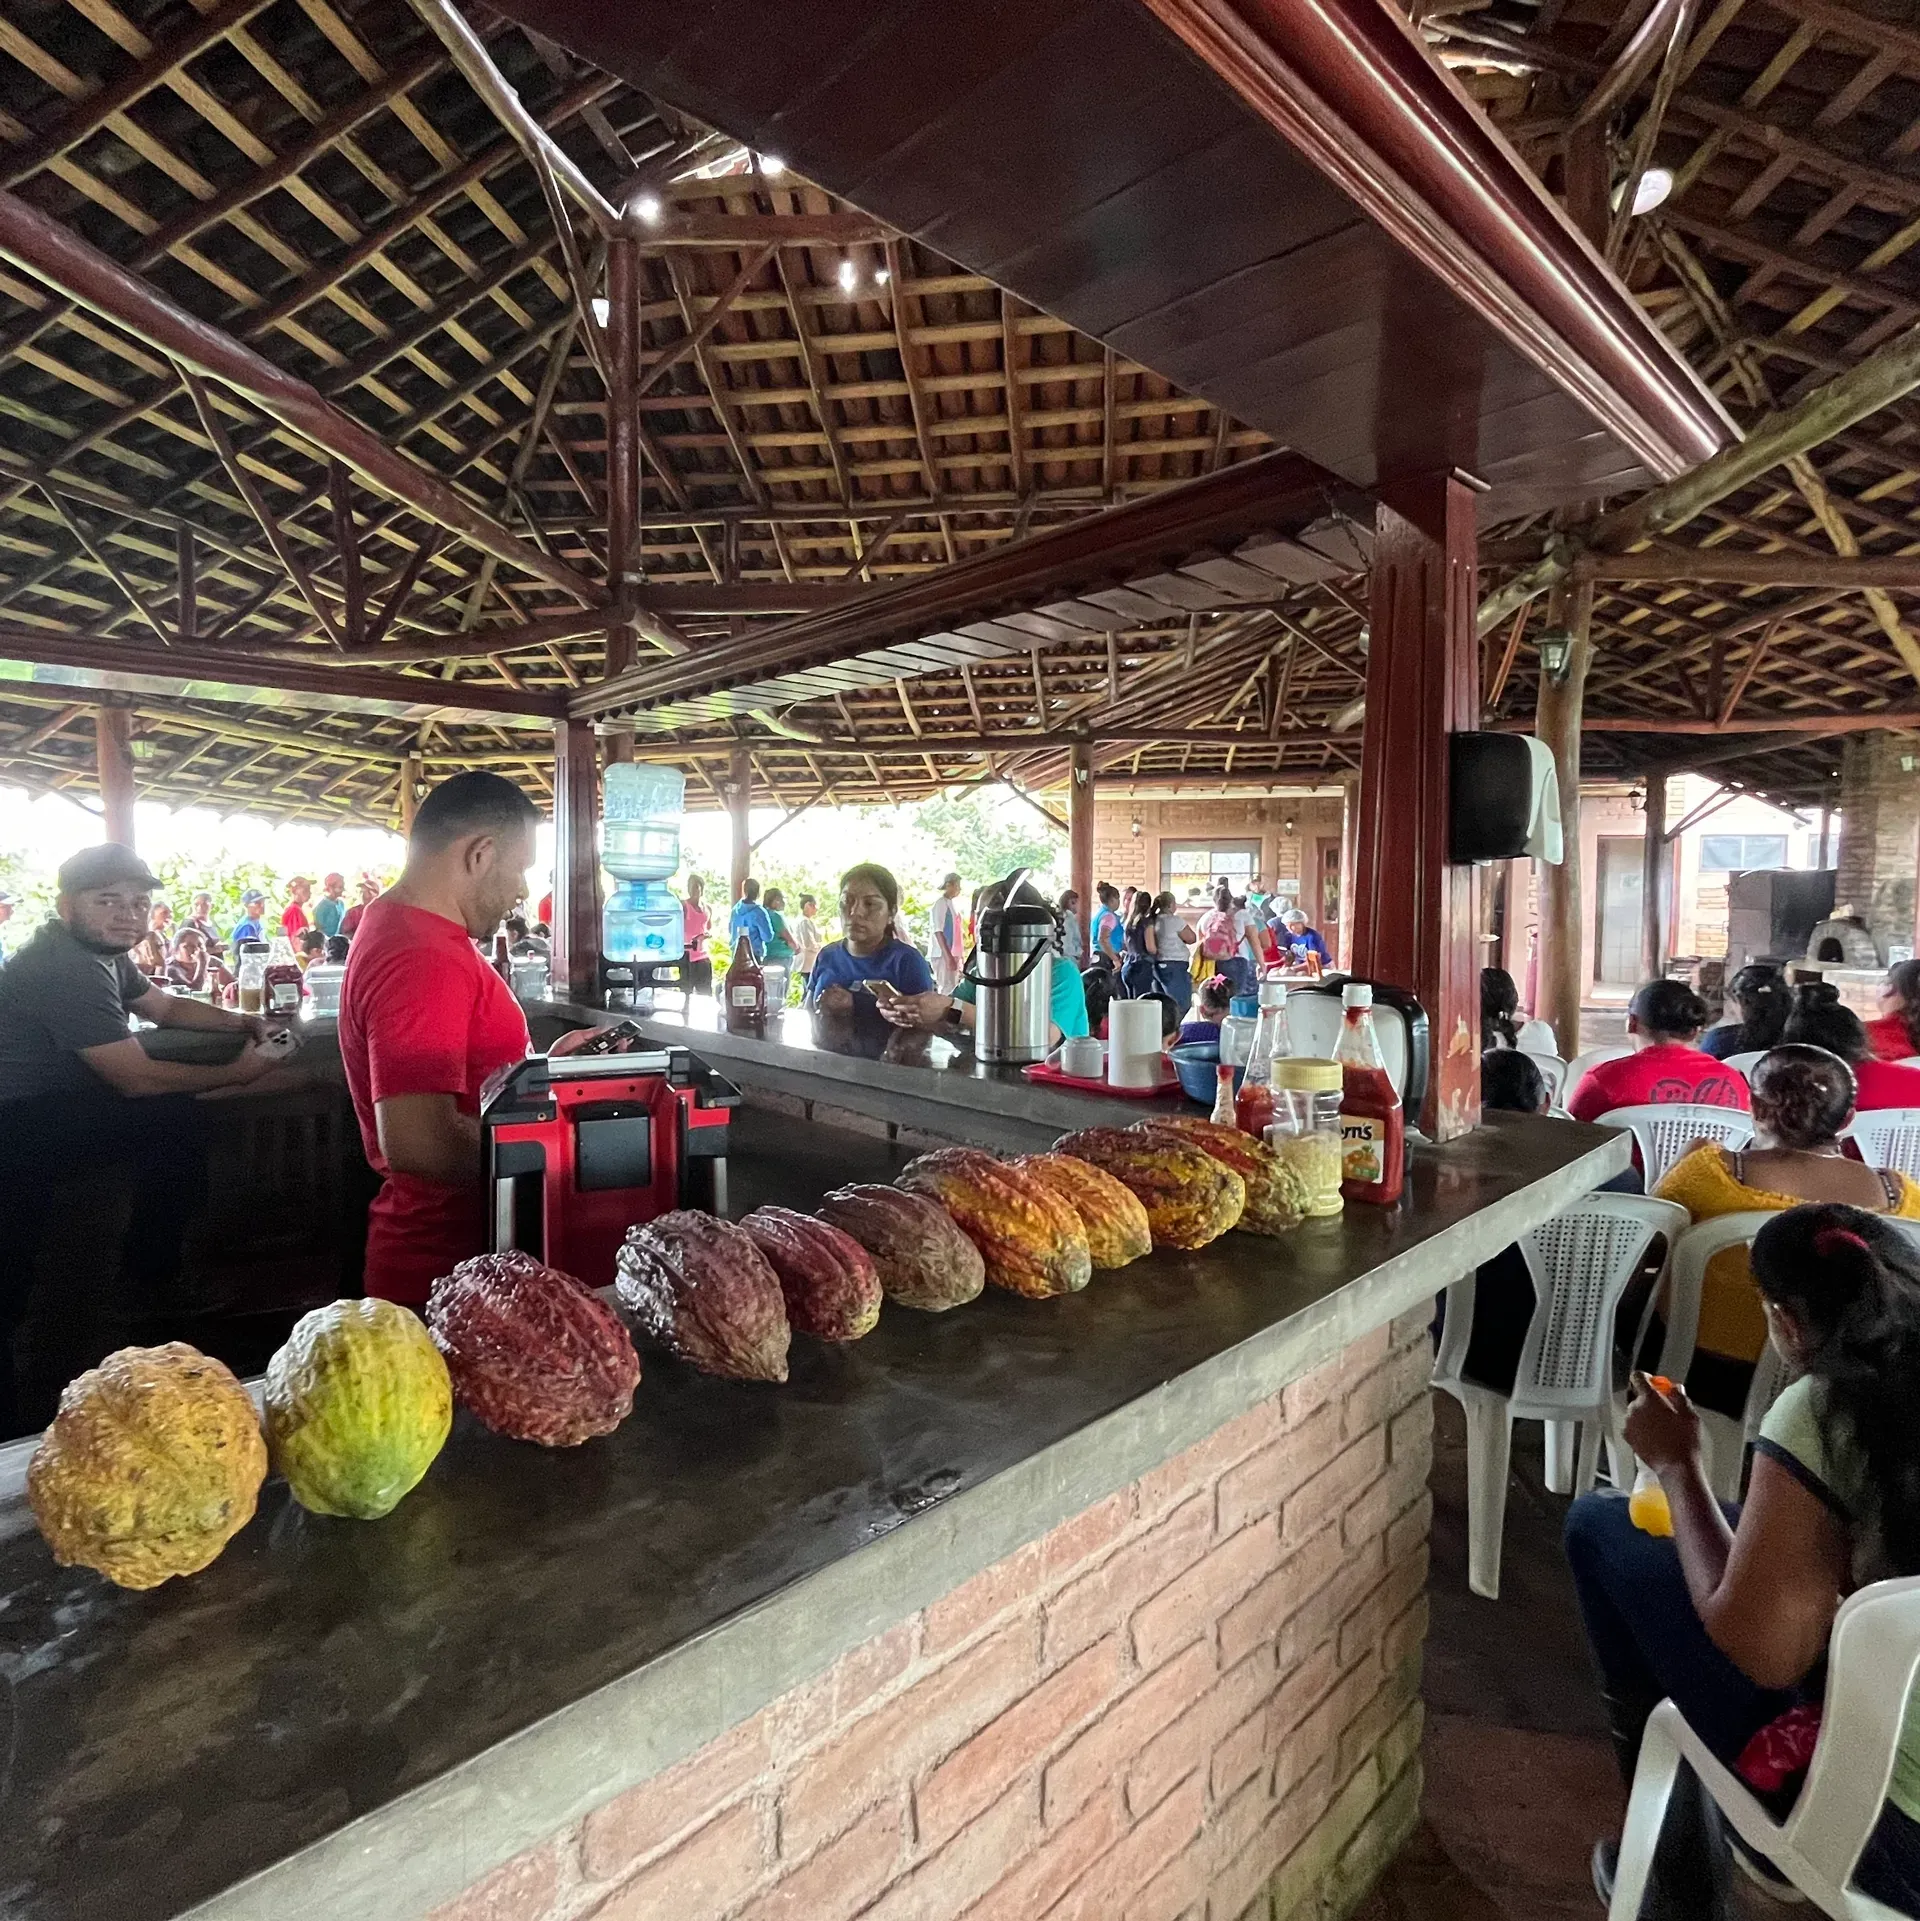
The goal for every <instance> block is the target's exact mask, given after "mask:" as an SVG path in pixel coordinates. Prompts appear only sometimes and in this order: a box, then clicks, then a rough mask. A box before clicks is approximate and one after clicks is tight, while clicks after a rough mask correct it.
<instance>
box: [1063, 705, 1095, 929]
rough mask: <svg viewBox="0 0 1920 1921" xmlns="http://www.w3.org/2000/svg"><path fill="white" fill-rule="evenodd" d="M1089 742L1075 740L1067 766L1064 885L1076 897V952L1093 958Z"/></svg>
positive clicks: (1090, 765)
mask: <svg viewBox="0 0 1920 1921" xmlns="http://www.w3.org/2000/svg"><path fill="white" fill-rule="evenodd" d="M1093 793H1094V789H1093V743H1092V742H1091V741H1079V742H1076V743H1075V745H1074V748H1073V757H1072V759H1071V761H1070V762H1069V764H1068V769H1067V873H1068V884H1069V885H1070V886H1071V887H1072V888H1073V891H1074V892H1075V893H1076V894H1078V895H1079V896H1080V906H1079V910H1078V915H1077V918H1078V920H1079V922H1080V952H1081V953H1082V954H1083V955H1084V956H1085V957H1086V958H1087V959H1088V960H1091V959H1092V958H1093V952H1092V949H1091V948H1090V947H1089V946H1088V944H1087V943H1088V928H1089V926H1090V924H1091V920H1092V915H1093V906H1094V901H1093Z"/></svg>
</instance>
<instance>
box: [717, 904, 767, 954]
mask: <svg viewBox="0 0 1920 1921" xmlns="http://www.w3.org/2000/svg"><path fill="white" fill-rule="evenodd" d="M742 934H744V935H746V937H747V944H748V946H750V947H751V948H752V949H753V957H754V959H755V960H765V959H766V957H767V943H768V942H769V941H770V940H772V939H773V922H772V921H771V920H770V919H769V918H768V915H767V910H766V909H765V908H764V907H762V906H761V905H760V903H759V902H758V901H757V900H737V901H735V902H734V903H733V912H732V913H731V914H729V915H728V916H727V945H728V946H729V947H737V946H739V944H740V936H741V935H742Z"/></svg>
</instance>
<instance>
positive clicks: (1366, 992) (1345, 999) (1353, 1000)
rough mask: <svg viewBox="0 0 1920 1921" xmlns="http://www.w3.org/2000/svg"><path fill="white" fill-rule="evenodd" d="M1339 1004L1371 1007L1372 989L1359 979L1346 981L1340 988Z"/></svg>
mask: <svg viewBox="0 0 1920 1921" xmlns="http://www.w3.org/2000/svg"><path fill="white" fill-rule="evenodd" d="M1340 1005H1341V1006H1342V1007H1371V1006H1372V1005H1373V989H1372V988H1371V987H1368V986H1366V985H1365V984H1364V983H1362V982H1360V981H1348V983H1347V984H1346V986H1344V987H1343V988H1341V990H1340Z"/></svg>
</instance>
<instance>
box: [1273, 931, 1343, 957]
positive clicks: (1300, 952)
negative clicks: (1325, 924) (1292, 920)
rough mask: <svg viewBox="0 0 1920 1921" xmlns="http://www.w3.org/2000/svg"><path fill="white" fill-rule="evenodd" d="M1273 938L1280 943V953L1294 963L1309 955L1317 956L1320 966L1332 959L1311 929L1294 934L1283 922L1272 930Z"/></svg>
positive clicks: (1324, 943)
mask: <svg viewBox="0 0 1920 1921" xmlns="http://www.w3.org/2000/svg"><path fill="white" fill-rule="evenodd" d="M1273 937H1274V939H1275V940H1277V941H1278V942H1279V943H1280V951H1281V952H1282V953H1283V954H1287V955H1290V956H1291V958H1293V959H1294V960H1296V961H1302V960H1305V959H1306V957H1307V956H1308V955H1309V954H1318V955H1319V956H1320V961H1321V965H1322V966H1325V965H1327V964H1328V963H1330V962H1331V961H1332V959H1333V956H1332V955H1331V954H1329V953H1328V952H1327V944H1326V942H1325V941H1323V940H1322V939H1321V938H1320V936H1319V934H1318V933H1317V932H1316V931H1315V930H1314V929H1313V928H1311V927H1303V928H1301V930H1300V931H1299V933H1297V934H1296V933H1295V932H1294V931H1293V929H1292V928H1291V927H1289V926H1288V925H1287V924H1286V922H1285V921H1281V922H1280V923H1279V924H1278V925H1277V926H1276V927H1275V928H1274V930H1273Z"/></svg>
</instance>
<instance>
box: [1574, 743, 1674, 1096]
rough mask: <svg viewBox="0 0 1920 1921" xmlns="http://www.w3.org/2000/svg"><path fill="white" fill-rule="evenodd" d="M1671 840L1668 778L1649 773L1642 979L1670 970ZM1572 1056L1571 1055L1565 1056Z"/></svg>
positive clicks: (1643, 871)
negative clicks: (1666, 902) (1663, 913)
mask: <svg viewBox="0 0 1920 1921" xmlns="http://www.w3.org/2000/svg"><path fill="white" fill-rule="evenodd" d="M1668 847H1669V842H1668V840H1667V777H1666V775H1665V774H1664V773H1659V774H1655V773H1650V774H1648V776H1647V842H1646V855H1645V859H1644V861H1643V863H1642V866H1641V873H1640V915H1641V929H1642V933H1641V954H1640V978H1641V979H1642V980H1650V981H1657V980H1658V979H1659V978H1660V976H1661V975H1662V974H1664V973H1665V972H1666V971H1667V941H1666V935H1665V932H1664V931H1663V929H1662V927H1661V921H1660V910H1661V895H1662V894H1663V893H1664V892H1665V887H1664V882H1665V880H1666V876H1667V868H1668V865H1669V863H1670V856H1669V854H1668V851H1667V850H1668ZM1562 1058H1563V1059H1569V1060H1570V1059H1571V1058H1572V1056H1571V1055H1563V1056H1562Z"/></svg>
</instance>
